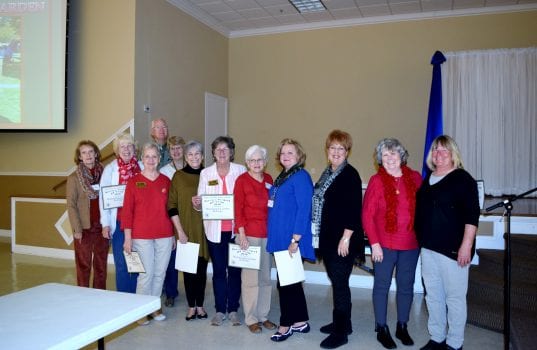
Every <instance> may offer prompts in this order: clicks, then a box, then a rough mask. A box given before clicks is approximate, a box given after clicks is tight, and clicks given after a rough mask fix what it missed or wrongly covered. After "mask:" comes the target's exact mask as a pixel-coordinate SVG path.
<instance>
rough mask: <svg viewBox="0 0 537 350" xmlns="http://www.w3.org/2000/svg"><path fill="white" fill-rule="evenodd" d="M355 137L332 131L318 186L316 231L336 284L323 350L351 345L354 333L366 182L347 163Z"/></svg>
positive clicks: (362, 246) (362, 240)
mask: <svg viewBox="0 0 537 350" xmlns="http://www.w3.org/2000/svg"><path fill="white" fill-rule="evenodd" d="M351 148H352V137H351V135H349V134H348V133H346V132H345V131H341V130H334V131H332V132H331V133H330V134H329V135H328V137H327V138H326V142H325V151H326V155H327V158H328V166H327V167H326V169H325V170H324V171H323V173H322V174H321V177H320V179H319V181H317V183H316V184H315V189H314V195H313V220H312V222H313V224H314V225H313V227H314V228H315V233H316V236H318V237H319V253H320V255H321V256H322V258H323V261H324V265H325V267H326V273H327V275H328V278H329V279H330V282H331V283H332V299H333V303H334V309H333V311H332V322H331V323H329V324H327V325H325V326H323V327H321V333H326V334H329V336H328V337H327V338H326V339H324V340H323V341H322V342H321V348H325V349H334V348H337V347H339V346H341V345H343V344H346V343H347V341H348V340H347V335H349V334H350V333H352V324H351V308H352V304H351V290H350V288H349V277H350V275H351V272H352V268H353V266H354V259H355V258H356V256H357V254H358V253H359V252H360V251H363V250H364V234H363V231H362V222H361V220H360V215H361V211H362V180H361V179H360V175H359V174H358V171H356V169H355V168H354V167H353V166H352V165H350V164H349V163H348V162H347V157H348V156H349V153H350V151H351Z"/></svg>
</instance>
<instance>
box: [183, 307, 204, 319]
mask: <svg viewBox="0 0 537 350" xmlns="http://www.w3.org/2000/svg"><path fill="white" fill-rule="evenodd" d="M191 310H192V309H191ZM197 316H198V312H197V311H196V309H194V313H193V314H192V315H190V316H188V315H186V317H185V320H187V321H192V320H195V319H196V317H197ZM205 316H207V315H205Z"/></svg>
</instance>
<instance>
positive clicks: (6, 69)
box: [0, 16, 21, 124]
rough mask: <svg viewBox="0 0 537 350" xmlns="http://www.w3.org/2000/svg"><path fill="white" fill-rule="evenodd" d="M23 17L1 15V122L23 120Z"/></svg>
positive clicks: (18, 121)
mask: <svg viewBox="0 0 537 350" xmlns="http://www.w3.org/2000/svg"><path fill="white" fill-rule="evenodd" d="M20 28H21V18H20V17H3V16H0V124H1V123H20V122H21V107H20V106H21V103H20V99H21V96H20V95H21V94H20V91H21V89H20V87H21V83H20V78H21V77H20V75H21V40H20V38H21V36H20Z"/></svg>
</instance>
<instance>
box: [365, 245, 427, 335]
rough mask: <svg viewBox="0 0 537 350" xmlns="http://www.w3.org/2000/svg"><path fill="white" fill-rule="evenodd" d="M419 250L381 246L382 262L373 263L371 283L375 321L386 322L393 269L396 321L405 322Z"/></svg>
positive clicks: (383, 323)
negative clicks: (395, 286)
mask: <svg viewBox="0 0 537 350" xmlns="http://www.w3.org/2000/svg"><path fill="white" fill-rule="evenodd" d="M419 253H420V250H419V249H411V250H394V249H388V248H382V254H383V255H384V257H383V259H382V262H377V263H374V267H375V280H374V284H373V308H374V309H375V321H376V322H377V323H378V324H379V325H381V326H383V325H385V324H386V309H387V306H388V292H389V290H390V285H391V283H392V276H393V270H394V269H395V281H396V283H397V293H396V301H397V321H398V322H401V323H407V322H408V318H409V315H410V307H411V306H412V300H413V298H414V277H415V274H416V265H417V263H418V257H419Z"/></svg>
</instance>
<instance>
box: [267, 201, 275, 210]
mask: <svg viewBox="0 0 537 350" xmlns="http://www.w3.org/2000/svg"><path fill="white" fill-rule="evenodd" d="M273 206H274V201H273V200H272V199H269V200H268V203H267V207H269V208H272V207H273Z"/></svg>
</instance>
